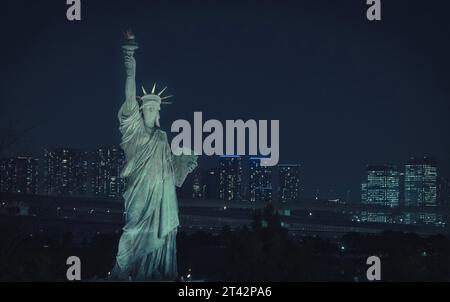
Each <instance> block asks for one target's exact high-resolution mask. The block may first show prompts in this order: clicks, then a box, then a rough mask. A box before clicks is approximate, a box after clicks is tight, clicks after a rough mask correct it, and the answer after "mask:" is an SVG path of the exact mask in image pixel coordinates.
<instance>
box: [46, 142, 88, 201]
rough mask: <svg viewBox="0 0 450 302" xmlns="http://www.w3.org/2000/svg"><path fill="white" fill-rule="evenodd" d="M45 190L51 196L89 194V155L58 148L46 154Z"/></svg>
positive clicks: (74, 150) (75, 150) (47, 151)
mask: <svg viewBox="0 0 450 302" xmlns="http://www.w3.org/2000/svg"><path fill="white" fill-rule="evenodd" d="M44 159H45V167H44V190H45V193H47V194H51V195H84V194H86V193H87V192H88V188H89V181H88V170H89V164H88V154H87V153H86V152H82V151H80V150H77V149H70V148H58V149H53V150H45V153H44Z"/></svg>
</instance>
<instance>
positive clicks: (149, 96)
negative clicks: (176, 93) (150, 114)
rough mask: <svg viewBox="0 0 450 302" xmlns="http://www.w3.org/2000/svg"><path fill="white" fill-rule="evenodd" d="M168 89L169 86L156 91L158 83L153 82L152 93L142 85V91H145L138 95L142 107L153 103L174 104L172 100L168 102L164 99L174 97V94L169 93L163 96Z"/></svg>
mask: <svg viewBox="0 0 450 302" xmlns="http://www.w3.org/2000/svg"><path fill="white" fill-rule="evenodd" d="M166 89H167V87H164V89H163V90H161V91H160V92H158V93H157V92H156V83H155V84H153V88H152V92H151V93H147V91H145V88H144V87H142V92H143V93H144V95H143V96H141V97H138V99H139V100H140V101H141V107H143V106H145V105H146V104H148V105H151V104H155V103H156V105H158V106H159V105H161V104H163V105H167V104H172V103H171V102H166V101H164V100H166V99H169V98H171V97H173V95H168V96H162V94H163V92H164V91H165V90H166Z"/></svg>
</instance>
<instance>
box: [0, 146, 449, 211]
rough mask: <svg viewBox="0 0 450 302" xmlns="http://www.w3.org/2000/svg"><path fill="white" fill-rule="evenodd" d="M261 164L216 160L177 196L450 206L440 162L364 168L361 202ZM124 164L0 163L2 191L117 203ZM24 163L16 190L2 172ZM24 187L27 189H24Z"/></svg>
mask: <svg viewBox="0 0 450 302" xmlns="http://www.w3.org/2000/svg"><path fill="white" fill-rule="evenodd" d="M53 158H56V160H55V159H53ZM52 159H53V160H52ZM260 159H261V157H251V156H237V155H226V156H219V157H218V160H217V162H216V166H215V167H214V168H210V167H208V168H205V167H204V166H202V165H200V166H199V167H198V168H197V169H196V170H195V171H194V174H193V175H192V176H190V177H188V180H187V184H185V185H184V186H183V188H182V189H180V193H181V195H182V197H183V198H186V197H189V198H193V199H211V198H212V199H220V200H229V201H233V200H234V201H236V200H248V201H251V202H271V201H277V202H278V201H279V202H286V201H291V202H292V201H299V200H313V199H318V198H319V199H321V200H330V201H334V200H335V201H339V202H344V203H355V202H356V203H363V204H375V205H383V206H388V207H398V206H399V205H400V204H402V205H413V206H414V205H416V206H417V205H437V204H438V203H441V204H444V203H445V204H446V203H447V202H448V201H447V200H446V199H447V198H448V195H449V194H448V192H449V191H450V181H449V180H448V178H447V177H445V176H442V175H441V174H440V173H439V172H438V171H439V167H438V162H437V161H436V159H434V158H433V157H411V158H409V159H407V160H406V161H405V164H403V165H392V164H372V165H367V166H366V171H367V172H366V173H367V174H366V176H365V177H363V178H362V179H361V180H360V191H359V192H358V193H359V198H350V199H349V195H336V194H334V193H330V192H320V190H317V191H316V193H315V194H314V195H309V196H308V195H305V194H304V193H303V192H304V191H305V188H304V187H303V186H302V184H303V182H304V180H305V179H306V178H307V175H304V174H303V173H302V170H301V165H300V164H287V163H279V164H278V165H276V166H274V167H262V166H261V165H260ZM125 161H126V159H125V154H124V153H123V150H122V149H121V148H120V146H119V145H110V146H103V147H99V148H96V149H95V150H90V151H86V150H81V149H73V148H55V149H44V154H43V155H42V156H41V157H40V158H39V157H23V156H17V157H10V158H0V170H1V173H0V185H1V186H0V188H1V190H0V191H2V192H20V190H19V191H18V190H10V188H13V187H14V188H15V187H17V188H18V187H20V188H28V187H27V186H30V188H34V187H36V189H30V188H28V189H27V190H23V189H22V191H25V192H28V193H31V194H36V193H41V194H42V193H44V194H62V195H64V194H67V193H69V195H71V194H74V193H75V195H91V196H104V197H111V198H118V197H120V196H121V195H122V194H123V193H124V191H125V189H126V179H124V178H122V177H121V175H120V174H121V170H122V167H123V165H124V163H125ZM22 162H23V164H21V166H17V167H18V168H17V169H22V170H24V169H25V171H27V172H26V173H28V174H26V173H25V174H22V175H33V176H32V177H31V176H26V177H27V178H26V179H25V178H24V177H25V176H23V177H22V178H24V179H20V181H18V183H19V185H18V186H16V185H15V182H17V177H15V178H12V177H11V175H12V174H14V173H15V172H14V171H15V170H14V169H11V168H10V169H9V170H8V169H6V168H7V167H8V164H9V165H11V164H12V163H19V165H20V163H22ZM26 163H28V165H29V164H30V163H32V166H31V168H27V167H28V166H27V164H26ZM16 165H17V164H16ZM20 167H22V168H20ZM27 169H28V170H27ZM30 169H32V170H30ZM52 171H56V172H52ZM30 177H31V178H30ZM13 179H14V180H15V181H13ZM30 179H31V180H30ZM27 182H28V183H29V184H27V185H25V183H27ZM20 184H23V185H20ZM30 184H31V185H30ZM5 188H7V189H6V190H5Z"/></svg>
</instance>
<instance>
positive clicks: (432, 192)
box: [404, 157, 437, 206]
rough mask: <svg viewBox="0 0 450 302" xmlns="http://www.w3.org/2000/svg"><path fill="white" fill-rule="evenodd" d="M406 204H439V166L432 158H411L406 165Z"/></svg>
mask: <svg viewBox="0 0 450 302" xmlns="http://www.w3.org/2000/svg"><path fill="white" fill-rule="evenodd" d="M404 194H405V204H406V205H407V206H434V205H436V204H437V167H436V161H435V160H434V159H431V158H427V157H421V158H411V159H410V160H409V161H408V163H407V164H406V166H405V189H404Z"/></svg>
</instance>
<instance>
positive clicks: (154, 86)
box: [152, 82, 156, 94]
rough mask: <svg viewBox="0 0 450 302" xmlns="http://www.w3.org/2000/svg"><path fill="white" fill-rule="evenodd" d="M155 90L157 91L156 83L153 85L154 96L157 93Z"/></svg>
mask: <svg viewBox="0 0 450 302" xmlns="http://www.w3.org/2000/svg"><path fill="white" fill-rule="evenodd" d="M155 90H156V82H155V84H153V88H152V94H154V93H155Z"/></svg>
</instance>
